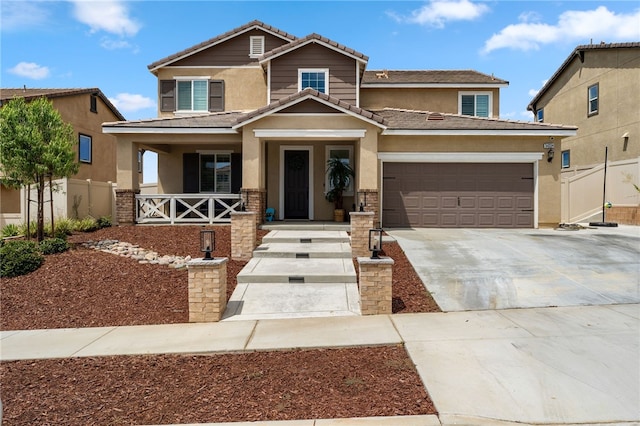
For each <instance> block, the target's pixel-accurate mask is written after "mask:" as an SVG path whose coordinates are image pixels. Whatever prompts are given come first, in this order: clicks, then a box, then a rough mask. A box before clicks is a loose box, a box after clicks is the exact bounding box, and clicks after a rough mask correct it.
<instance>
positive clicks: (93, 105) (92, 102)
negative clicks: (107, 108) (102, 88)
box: [89, 93, 98, 113]
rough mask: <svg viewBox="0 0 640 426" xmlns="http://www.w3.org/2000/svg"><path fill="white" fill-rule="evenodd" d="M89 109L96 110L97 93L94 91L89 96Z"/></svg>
mask: <svg viewBox="0 0 640 426" xmlns="http://www.w3.org/2000/svg"><path fill="white" fill-rule="evenodd" d="M89 111H91V112H95V113H97V112H98V95H96V94H95V93H93V94H91V96H90V97H89Z"/></svg>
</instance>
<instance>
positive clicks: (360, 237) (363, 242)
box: [349, 199, 374, 257]
mask: <svg viewBox="0 0 640 426" xmlns="http://www.w3.org/2000/svg"><path fill="white" fill-rule="evenodd" d="M367 201H368V199H367ZM349 216H350V218H351V256H353V257H360V256H367V255H368V254H369V230H370V229H373V216H374V213H373V212H350V213H349Z"/></svg>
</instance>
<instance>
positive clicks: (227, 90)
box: [158, 66, 267, 117]
mask: <svg viewBox="0 0 640 426" xmlns="http://www.w3.org/2000/svg"><path fill="white" fill-rule="evenodd" d="M176 77H208V78H209V79H210V80H224V109H225V111H250V110H254V109H258V108H260V107H263V106H265V105H266V104H267V82H266V75H265V73H264V71H263V70H262V67H260V66H255V67H245V68H171V67H166V68H162V69H160V70H158V82H159V81H161V80H172V79H174V78H176ZM158 99H160V92H159V83H158ZM159 106H160V102H158V116H159V117H173V116H174V113H173V112H162V111H160V108H159Z"/></svg>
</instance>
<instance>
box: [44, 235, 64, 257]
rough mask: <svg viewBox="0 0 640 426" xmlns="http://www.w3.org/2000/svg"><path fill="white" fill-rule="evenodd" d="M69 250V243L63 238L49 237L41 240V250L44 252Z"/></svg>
mask: <svg viewBox="0 0 640 426" xmlns="http://www.w3.org/2000/svg"><path fill="white" fill-rule="evenodd" d="M67 250H69V243H67V241H66V240H65V239H63V238H47V239H46V240H42V241H40V251H41V252H42V254H55V253H62V252H63V251H67Z"/></svg>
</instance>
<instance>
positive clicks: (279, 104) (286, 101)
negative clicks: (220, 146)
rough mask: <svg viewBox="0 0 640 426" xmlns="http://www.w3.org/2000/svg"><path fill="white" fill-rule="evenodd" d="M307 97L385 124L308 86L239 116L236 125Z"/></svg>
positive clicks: (383, 122)
mask: <svg viewBox="0 0 640 426" xmlns="http://www.w3.org/2000/svg"><path fill="white" fill-rule="evenodd" d="M307 97H311V98H314V97H315V98H318V99H322V100H323V101H325V102H327V103H330V104H333V105H335V106H337V107H340V108H342V109H344V110H347V111H350V112H352V113H353V114H355V115H359V116H361V117H363V118H366V119H368V120H372V121H375V122H376V123H379V124H381V125H383V126H384V125H385V121H384V119H383V118H382V117H380V116H378V115H376V114H374V113H372V112H371V111H367V110H365V109H362V108H359V107H357V106H354V105H351V104H350V103H348V102H344V101H341V100H340V99H338V98H334V97H332V96H329V95H326V94H324V93H320V92H318V91H317V90H314V89H311V88H306V89H304V90H303V91H301V92H297V93H294V94H293V95H290V96H287V97H286V98H282V99H280V100H279V101H276V102H272V103H270V104H269V105H266V106H264V107H262V108H258V109H256V110H254V111H251V112H250V113H248V114H246V115H244V116H242V117H239V118H238V120H237V122H236V123H235V126H238V125H242V124H243V123H245V122H248V121H250V120H252V119H254V118H256V117H259V116H261V115H263V114H267V113H269V112H271V111H275V110H279V109H282V108H283V107H286V106H288V105H292V104H295V103H296V102H295V101H296V100H298V99H304V98H307Z"/></svg>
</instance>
